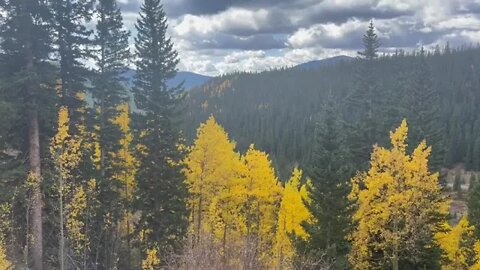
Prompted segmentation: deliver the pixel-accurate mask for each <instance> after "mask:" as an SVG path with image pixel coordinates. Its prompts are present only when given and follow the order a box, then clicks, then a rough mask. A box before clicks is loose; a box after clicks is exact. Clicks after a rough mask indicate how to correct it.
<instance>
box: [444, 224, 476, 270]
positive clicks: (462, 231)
mask: <svg viewBox="0 0 480 270" xmlns="http://www.w3.org/2000/svg"><path fill="white" fill-rule="evenodd" d="M444 228H445V232H439V233H437V234H436V235H435V238H436V240H437V242H438V244H439V246H440V248H441V249H442V251H443V254H442V260H441V262H442V263H441V264H442V270H467V269H474V268H473V264H474V260H475V259H476V258H475V248H476V247H475V246H476V245H475V240H474V231H475V227H474V226H470V224H469V223H468V219H467V217H466V216H464V217H462V218H461V219H460V221H459V222H458V224H457V225H455V226H453V227H451V226H450V225H449V224H448V223H445V224H444Z"/></svg>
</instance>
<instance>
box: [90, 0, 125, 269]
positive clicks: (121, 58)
mask: <svg viewBox="0 0 480 270" xmlns="http://www.w3.org/2000/svg"><path fill="white" fill-rule="evenodd" d="M95 11H96V12H95V15H96V17H97V26H96V33H95V38H94V40H93V45H94V50H93V59H94V62H95V69H94V76H93V87H92V97H93V104H94V109H95V114H96V119H95V120H94V123H95V124H96V125H98V127H99V129H98V131H97V132H96V133H97V134H98V139H99V144H100V148H101V156H100V168H99V172H98V176H97V177H96V178H97V183H98V198H97V200H98V202H99V205H100V206H101V207H100V208H99V209H97V210H98V211H97V213H96V220H95V222H96V224H95V226H94V228H95V229H96V230H97V232H95V233H94V232H92V233H91V235H92V236H97V237H100V239H96V241H94V242H96V243H98V246H96V247H95V248H96V249H99V250H101V251H102V252H100V253H99V254H100V258H99V259H97V260H96V261H97V265H99V266H100V267H102V268H103V269H111V268H113V267H114V266H115V265H116V263H117V260H119V259H120V260H121V261H122V262H123V261H124V260H123V258H119V257H118V250H117V248H116V247H117V246H118V245H116V244H115V243H118V242H119V241H121V240H124V239H118V238H117V233H116V232H115V231H114V230H112V228H111V225H110V224H111V223H114V224H117V223H119V222H120V220H121V216H122V215H123V212H124V208H125V205H124V204H123V203H122V202H121V196H120V194H118V192H119V190H122V187H120V186H119V184H120V183H119V181H118V180H116V179H114V177H113V176H114V174H115V173H117V174H118V171H119V170H120V168H118V167H117V166H116V163H115V162H114V157H113V155H112V154H113V153H116V152H117V151H118V149H119V141H120V139H121V136H122V134H121V131H120V130H119V127H118V125H116V124H115V123H114V122H113V121H112V120H114V119H116V118H117V117H118V115H119V110H118V106H119V105H120V104H121V103H124V102H127V93H126V88H125V87H126V80H125V79H124V78H123V77H122V73H124V72H125V70H126V69H127V67H128V63H129V60H130V51H129V44H128V38H129V35H130V33H129V32H128V31H127V30H125V29H124V26H123V18H122V13H121V11H120V9H119V7H118V6H117V3H116V1H115V0H100V1H99V2H98V4H97V6H96V10H95ZM106 217H108V220H106V219H105V218H106ZM127 257H129V256H127ZM125 260H129V258H125Z"/></svg>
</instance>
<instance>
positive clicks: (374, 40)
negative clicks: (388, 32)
mask: <svg viewBox="0 0 480 270" xmlns="http://www.w3.org/2000/svg"><path fill="white" fill-rule="evenodd" d="M362 43H363V51H359V52H358V55H359V56H360V57H361V58H363V59H365V60H375V59H377V58H378V49H379V48H380V40H379V38H378V35H377V33H376V31H375V26H374V25H373V20H371V21H370V24H369V25H368V29H367V32H365V35H363V38H362Z"/></svg>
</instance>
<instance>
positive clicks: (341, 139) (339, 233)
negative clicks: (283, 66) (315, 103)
mask: <svg viewBox="0 0 480 270" xmlns="http://www.w3.org/2000/svg"><path fill="white" fill-rule="evenodd" d="M334 106H335V105H334V104H333V101H332V100H331V99H330V100H328V101H327V104H325V105H324V108H323V114H322V115H323V117H322V118H321V119H320V120H319V122H318V123H317V127H316V136H315V137H316V139H315V145H314V152H313V158H312V164H311V168H310V170H309V173H308V177H309V178H311V183H312V186H311V187H309V193H310V199H311V201H310V202H307V208H308V209H309V210H310V212H311V213H312V216H313V220H314V222H313V223H305V224H304V228H305V230H306V232H307V233H308V235H309V236H310V238H309V239H308V242H307V243H304V244H305V247H301V248H306V250H308V251H309V252H311V253H312V255H316V254H319V253H321V252H323V251H327V255H328V256H329V257H330V258H336V261H337V267H339V268H342V267H345V266H346V265H345V263H346V260H345V257H344V255H346V254H347V252H348V250H347V242H346V240H345V236H346V234H347V230H348V228H349V223H350V215H349V210H348V206H349V202H348V199H347V195H348V194H349V192H350V185H349V180H350V177H351V176H352V174H351V172H352V170H351V167H350V164H351V160H350V154H349V151H348V149H347V145H346V139H345V135H344V132H343V124H342V120H341V118H340V117H339V114H338V112H337V110H338V108H335V107H334ZM300 246H303V245H300ZM302 252H304V251H302Z"/></svg>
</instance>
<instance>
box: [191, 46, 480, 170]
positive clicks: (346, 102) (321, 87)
mask: <svg viewBox="0 0 480 270" xmlns="http://www.w3.org/2000/svg"><path fill="white" fill-rule="evenodd" d="M421 58H422V56H421V55H420V53H403V52H398V53H396V54H395V55H392V56H388V57H380V58H379V59H378V60H375V62H374V63H375V64H374V65H375V67H374V69H371V70H372V72H374V74H370V76H371V77H370V78H374V79H370V80H372V81H374V82H370V83H374V84H375V85H376V86H377V87H378V88H379V89H380V92H379V93H380V94H379V95H380V97H378V99H377V100H379V102H381V103H382V104H381V105H382V107H383V110H384V111H383V113H382V114H383V115H376V116H375V117H377V118H378V119H377V120H378V121H384V122H385V123H384V124H385V125H387V127H388V128H391V127H393V126H395V125H398V123H400V121H401V119H402V118H404V117H408V115H409V113H411V112H412V109H413V108H409V106H413V105H408V104H409V102H408V101H406V100H407V99H408V98H409V97H410V96H411V94H410V92H409V91H410V90H411V89H412V88H414V87H415V85H414V84H415V83H417V81H428V82H431V83H430V84H431V87H430V88H431V89H432V90H433V91H434V92H436V93H438V95H439V97H440V101H439V103H438V104H440V105H439V106H438V105H433V104H432V105H428V106H424V105H422V106H424V107H426V108H420V111H419V112H418V114H423V113H424V111H432V112H435V114H436V117H438V122H439V123H440V125H441V130H442V132H441V134H442V138H441V143H440V144H439V145H443V147H444V149H442V155H441V162H442V164H443V165H444V166H451V165H452V164H455V163H458V162H464V163H465V164H466V166H467V168H469V169H473V170H478V169H480V160H479V158H480V82H479V78H480V72H479V66H480V49H479V48H464V49H458V50H451V49H450V48H448V46H447V47H446V48H445V49H443V50H441V51H440V50H439V49H438V48H437V50H436V51H435V52H429V53H425V57H424V58H425V62H426V67H424V68H423V70H422V69H421V70H419V69H418V68H416V66H415V65H417V63H418V62H419V61H420V60H421ZM361 66H362V62H361V61H352V62H340V63H338V64H336V65H329V66H325V67H322V68H319V69H309V70H304V69H283V70H275V71H268V72H262V73H235V74H230V75H226V76H223V77H219V78H216V79H214V80H212V81H210V82H209V83H207V84H206V85H204V86H202V87H198V88H195V89H193V90H192V91H191V92H190V93H188V95H187V98H186V103H187V105H186V106H187V108H186V116H185V121H184V125H185V134H186V137H187V139H189V140H190V139H192V137H193V136H194V131H195V128H196V127H197V126H198V124H199V123H201V122H203V121H205V120H206V119H207V118H208V117H209V116H210V115H214V116H215V117H216V119H217V120H218V121H219V122H220V123H221V124H222V125H223V126H224V127H225V129H226V130H227V131H228V132H229V133H230V134H231V135H232V136H233V138H234V140H236V141H237V143H238V147H239V149H240V150H242V151H244V150H245V149H247V148H248V144H249V143H250V142H255V144H256V146H258V147H259V148H261V149H264V150H265V151H266V152H268V153H270V154H271V156H272V159H273V160H274V163H275V165H276V166H277V168H279V169H280V170H281V171H282V174H283V175H285V174H286V173H287V172H288V171H289V170H290V169H291V167H293V166H294V165H295V164H300V165H302V166H304V165H307V164H308V162H309V160H310V158H311V154H312V153H311V152H312V150H311V149H312V145H313V140H314V130H315V122H316V121H317V119H318V118H319V117H320V116H321V107H322V104H323V103H325V102H326V100H327V99H328V97H329V96H330V95H331V96H332V99H330V101H329V102H333V103H335V107H336V108H337V109H338V111H339V112H340V113H341V114H342V115H343V118H344V120H345V121H346V123H347V125H345V128H344V129H345V130H344V132H346V133H351V129H349V128H348V126H352V125H355V124H356V123H355V121H356V120H355V114H356V112H355V106H356V105H355V102H353V104H352V102H351V101H352V100H354V101H355V91H356V89H357V88H358V85H359V84H360V82H361V81H362V80H366V79H365V78H364V77H365V76H364V75H362V74H361V72H359V70H360V69H361ZM362 77H363V78H362ZM428 84H429V83H427V85H428ZM427 95H429V94H428V93H427ZM427 98H428V97H427ZM429 107H431V108H429ZM437 107H440V108H437ZM422 110H423V111H422ZM380 118H382V120H381V119H380ZM385 119H387V120H385ZM421 128H425V127H420V129H421ZM385 130H388V129H385ZM384 136H385V138H383V139H382V140H379V141H378V143H383V142H386V141H387V139H388V138H387V136H388V134H387V133H384ZM415 143H416V142H415ZM437 148H438V147H437Z"/></svg>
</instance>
